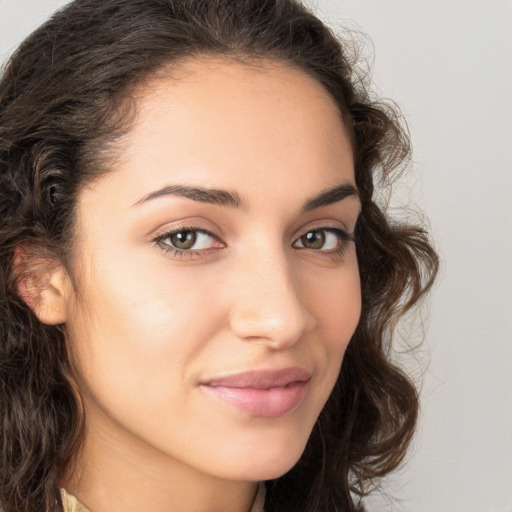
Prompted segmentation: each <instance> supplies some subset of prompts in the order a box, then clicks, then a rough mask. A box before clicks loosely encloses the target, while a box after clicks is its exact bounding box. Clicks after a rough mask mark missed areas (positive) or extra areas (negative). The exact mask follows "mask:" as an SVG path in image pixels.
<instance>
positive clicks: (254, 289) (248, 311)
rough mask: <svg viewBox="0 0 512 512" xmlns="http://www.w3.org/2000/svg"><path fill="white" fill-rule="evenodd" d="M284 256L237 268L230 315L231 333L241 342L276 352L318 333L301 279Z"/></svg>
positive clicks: (257, 258)
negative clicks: (256, 344)
mask: <svg viewBox="0 0 512 512" xmlns="http://www.w3.org/2000/svg"><path fill="white" fill-rule="evenodd" d="M295 274H296V273H295V272H294V271H293V269H292V268H291V267H290V265H289V263H288V261H287V259H286V256H285V255H284V254H261V253H260V254H257V255H255V256H254V257H251V258H249V259H247V258H245V259H244V261H243V262H241V263H239V264H237V270H236V272H235V273H234V277H235V279H234V281H235V282H234V283H233V287H232V290H233V291H234V292H235V293H234V294H233V299H232V307H231V311H230V327H231V331H232V332H233V334H235V336H237V337H238V338H239V339H243V340H246V341H254V342H258V343H264V344H266V345H267V346H269V347H270V348H272V349H275V350H279V349H284V348H288V347H291V346H292V345H294V344H295V343H297V342H298V341H299V340H300V338H301V337H302V336H303V335H304V334H305V333H307V332H310V331H311V330H313V329H314V327H315V325H316V320H315V317H314V315H313V314H312V313H311V312H310V311H309V310H308V308H307V307H306V304H305V303H304V300H303V299H305V298H306V297H305V296H304V293H306V292H307V290H304V289H302V290H301V289H300V288H301V287H300V283H298V277H297V276H296V275H295Z"/></svg>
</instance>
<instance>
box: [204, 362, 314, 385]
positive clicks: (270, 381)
mask: <svg viewBox="0 0 512 512" xmlns="http://www.w3.org/2000/svg"><path fill="white" fill-rule="evenodd" d="M310 378H311V372H310V371H308V370H306V369H305V368H298V367H293V368H282V369H279V370H250V371H247V372H242V373H237V374H234V375H228V376H225V377H218V378H213V379H210V380H208V381H207V382H205V383H204V385H206V386H211V387H220V386H222V387H227V388H254V389H270V388H281V387H285V386H288V385H289V384H292V383H295V382H307V381H308V380H309V379H310Z"/></svg>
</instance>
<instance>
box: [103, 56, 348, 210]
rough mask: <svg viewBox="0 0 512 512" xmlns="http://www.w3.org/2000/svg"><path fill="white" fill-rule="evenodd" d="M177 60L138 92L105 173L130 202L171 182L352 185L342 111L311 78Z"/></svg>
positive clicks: (280, 69) (285, 69)
mask: <svg viewBox="0 0 512 512" xmlns="http://www.w3.org/2000/svg"><path fill="white" fill-rule="evenodd" d="M183 66H186V69H185V70H184V71H180V70H178V71H177V72H176V73H175V74H174V75H173V76H172V77H163V76H159V77H158V79H157V80H154V81H153V82H149V83H148V84H147V86H146V87H145V88H144V93H143V94H140V95H139V96H138V100H137V116H136V120H135V122H134V125H133V127H132V129H131V130H130V131H129V133H128V134H127V135H125V136H124V137H123V139H122V140H121V144H120V146H121V148H122V149H121V151H120V152H119V153H118V156H119V159H118V160H117V161H116V162H114V163H113V170H114V172H113V173H110V174H109V175H107V176H111V177H112V179H114V180H115V179H116V175H117V174H118V173H122V174H123V183H124V185H125V186H130V185H131V186H133V188H134V191H136V192H137V198H135V197H134V198H133V202H136V201H137V200H139V199H140V198H141V197H142V196H143V195H144V194H149V193H151V191H152V190H156V189H158V188H160V187H164V186H166V185H167V184H168V183H171V184H179V183H181V184H194V185H202V186H207V187H219V186H221V187H222V188H227V189H239V188H241V189H242V190H241V193H243V189H244V188H248V189H249V190H252V187H255V186H257V185H258V184H259V183H261V184H262V185H263V186H265V187H267V188H269V190H268V191H267V193H268V194H271V193H272V191H275V190H283V189H286V188H288V187H289V185H290V182H291V181H292V180H293V181H294V182H297V180H299V181H300V182H301V183H303V184H304V186H305V187H308V188H310V189H311V191H312V193H314V190H313V189H318V191H320V190H323V189H325V188H326V187H327V186H331V185H334V184H338V183H340V182H342V181H343V182H353V179H354V178H353V160H352V151H351V147H350V141H349V139H348V137H347V133H346V130H345V127H344V125H343V122H342V119H341V115H340V113H339V110H338V109H337V107H336V106H335V104H334V101H333V100H332V99H331V97H330V96H329V94H328V93H327V92H326V91H325V90H324V88H323V86H322V85H321V84H320V83H319V82H317V81H316V80H314V79H313V78H311V77H310V76H309V75H307V74H306V73H303V72H301V71H300V70H297V69H296V68H293V67H290V66H284V65H282V66H277V65H276V64H272V65H269V66H268V68H265V67H263V66H262V65H260V66H258V67H256V68H253V67H251V66H247V65H245V64H240V63H236V62H229V61H226V60H219V59H218V60H212V61H208V62H206V63H205V62H204V61H189V62H187V63H185V64H183ZM176 76H178V78H176Z"/></svg>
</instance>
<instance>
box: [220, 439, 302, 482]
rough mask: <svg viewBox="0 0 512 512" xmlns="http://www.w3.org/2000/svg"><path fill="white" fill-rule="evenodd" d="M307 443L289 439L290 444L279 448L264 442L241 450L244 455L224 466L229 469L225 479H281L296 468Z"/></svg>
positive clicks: (286, 443)
mask: <svg viewBox="0 0 512 512" xmlns="http://www.w3.org/2000/svg"><path fill="white" fill-rule="evenodd" d="M290 437H291V436H290ZM306 443H307V439H306V440H305V441H304V442H301V443H297V442H295V443H294V442H293V440H292V439H289V440H288V442H283V443H281V444H280V445H277V446H276V445H275V444H272V443H268V444H265V442H262V443H259V444H257V445H253V446H252V447H250V449H246V450H240V454H242V453H243V455H240V456H238V457H237V458H236V459H235V460H232V461H230V463H227V464H226V465H225V466H224V468H225V469H227V468H229V470H228V473H229V474H227V473H226V474H225V475H224V478H227V479H230V480H244V481H253V482H256V481H263V480H273V479H275V478H279V477H281V476H283V475H284V474H285V473H288V471H290V470H291V469H292V468H293V466H295V464H296V463H297V462H298V460H299V459H300V457H301V456H302V454H303V452H304V449H305V446H306ZM226 462H228V461H226Z"/></svg>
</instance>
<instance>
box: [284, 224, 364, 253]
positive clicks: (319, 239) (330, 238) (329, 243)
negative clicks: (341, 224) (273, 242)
mask: <svg viewBox="0 0 512 512" xmlns="http://www.w3.org/2000/svg"><path fill="white" fill-rule="evenodd" d="M353 241H354V236H353V235H352V234H351V233H347V231H345V230H344V229H339V228H334V227H333V228H324V229H315V230H312V231H308V232H307V233H304V234H303V235H302V236H301V237H299V238H298V239H297V240H296V241H295V242H294V244H293V247H295V248H297V249H309V250H312V251H322V252H334V251H337V250H342V249H343V247H344V246H345V245H346V244H347V243H348V242H353Z"/></svg>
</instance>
